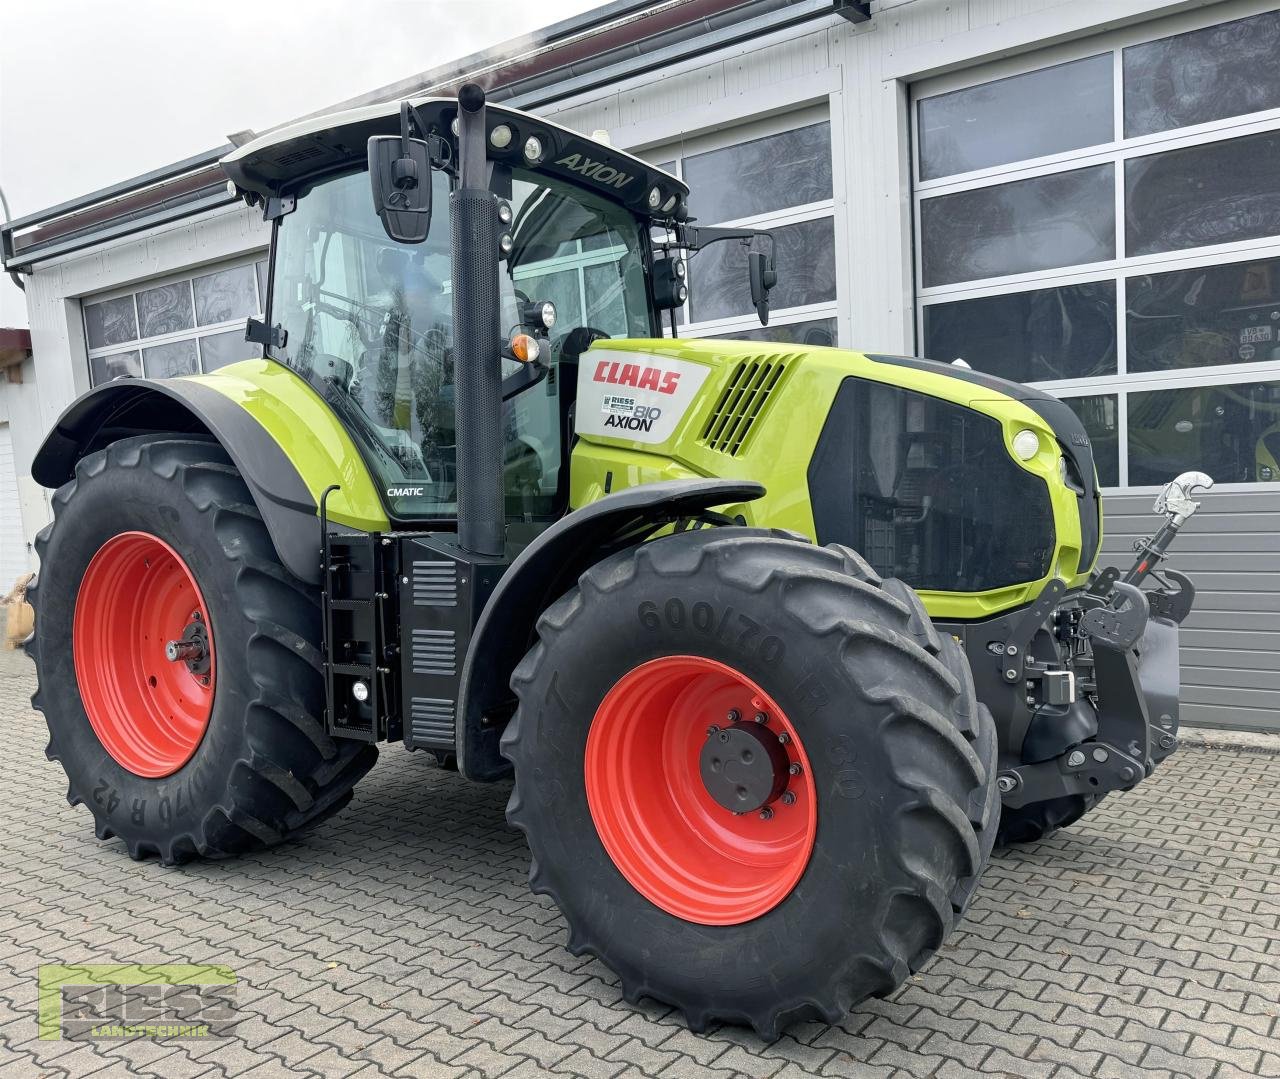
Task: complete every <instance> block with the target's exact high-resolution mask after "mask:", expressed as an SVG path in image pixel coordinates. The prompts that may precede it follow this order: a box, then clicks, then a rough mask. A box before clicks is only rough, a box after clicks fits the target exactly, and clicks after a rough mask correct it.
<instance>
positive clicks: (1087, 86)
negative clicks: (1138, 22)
mask: <svg viewBox="0 0 1280 1079" xmlns="http://www.w3.org/2000/svg"><path fill="white" fill-rule="evenodd" d="M1114 81H1115V80H1114V73H1113V65H1112V61H1111V54H1110V53H1103V54H1102V55H1101V56H1090V57H1088V58H1086V59H1084V60H1073V61H1071V62H1070V63H1068V64H1058V65H1057V66H1056V67H1046V68H1041V69H1040V70H1039V71H1029V72H1027V74H1025V75H1014V76H1011V77H1010V78H1007V79H997V80H996V81H995V82H985V83H983V84H982V85H981V86H970V87H968V88H967V89H965V90H955V91H953V92H952V93H949V94H939V95H938V96H937V97H927V98H925V99H924V100H922V101H921V102H920V105H919V119H920V178H921V179H922V180H932V179H934V178H935V177H938V176H950V175H951V174H953V173H957V172H969V171H970V170H972V169H985V168H989V167H990V166H992V165H1003V164H1005V163H1007V162H1010V161H1025V160H1026V159H1027V158H1031V157H1042V156H1043V155H1045V154H1057V153H1062V152H1064V151H1066V150H1078V149H1080V148H1081V147H1082V146H1093V145H1095V144H1097V143H1100V142H1110V141H1111V138H1112V134H1113V129H1114V127H1115V117H1114V112H1113V107H1112V96H1111V95H1112V83H1113V82H1114Z"/></svg>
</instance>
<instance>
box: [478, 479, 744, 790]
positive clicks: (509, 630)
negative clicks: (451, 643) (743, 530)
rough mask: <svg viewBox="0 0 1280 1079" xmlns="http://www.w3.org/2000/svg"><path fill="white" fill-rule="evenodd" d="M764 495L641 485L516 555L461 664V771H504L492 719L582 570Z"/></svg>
mask: <svg viewBox="0 0 1280 1079" xmlns="http://www.w3.org/2000/svg"><path fill="white" fill-rule="evenodd" d="M763 494H764V487H763V486H762V485H760V484H758V483H755V482H753V481H751V480H726V479H693V480H671V481H668V482H665V483H647V484H641V485H639V486H637V487H629V488H627V489H626V490H623V491H618V492H617V493H616V494H611V495H606V496H605V497H604V498H601V499H599V500H598V501H596V502H592V503H590V504H589V505H587V506H584V507H583V508H582V509H579V510H575V511H574V512H572V513H570V514H568V515H567V516H565V517H562V518H561V519H560V520H559V521H557V522H556V523H555V524H554V525H552V526H551V527H550V528H548V529H547V530H546V531H545V532H543V533H542V534H541V535H539V536H538V538H537V539H535V540H534V541H533V542H532V543H531V544H529V546H528V547H526V548H525V549H524V550H523V551H521V552H520V555H519V557H517V558H516V560H515V561H514V562H513V563H512V564H511V567H510V569H508V570H507V572H506V573H505V574H504V575H503V577H502V579H501V580H500V581H499V582H498V586H497V587H496V588H495V589H494V591H493V595H492V596H491V597H490V599H489V602H488V603H487V604H486V605H485V608H484V611H483V613H482V614H481V615H480V618H479V620H478V621H477V622H476V628H475V632H474V633H473V634H472V638H471V647H470V649H469V651H468V652H467V658H466V662H465V663H464V664H463V668H462V684H461V685H460V686H459V691H458V701H459V703H460V705H461V708H460V709H459V712H460V716H461V719H462V723H461V725H460V729H459V732H458V739H457V745H458V769H459V771H461V772H462V774H463V775H465V776H466V777H467V778H468V779H479V780H491V779H497V778H499V777H500V776H502V775H505V774H506V773H507V772H508V771H509V766H508V765H507V764H506V763H505V762H504V761H503V760H502V757H501V755H500V754H499V752H498V737H499V734H500V733H501V732H500V730H499V727H498V725H497V724H496V723H494V722H493V719H494V717H495V716H498V715H500V714H501V713H502V712H503V710H504V709H505V708H507V707H509V702H510V701H511V689H510V685H509V683H510V681H511V674H512V672H513V671H514V670H515V668H516V664H518V663H519V662H520V660H521V659H522V658H523V657H524V654H525V653H526V652H527V651H528V650H529V648H530V646H531V645H532V643H533V639H534V637H535V635H536V628H537V622H538V618H539V616H540V615H541V614H542V612H543V611H544V610H546V609H547V607H548V606H549V605H550V604H551V603H553V602H554V601H555V600H556V599H558V598H559V597H560V596H562V595H563V594H564V593H565V592H567V591H568V590H569V589H570V588H572V587H573V586H574V584H576V583H577V580H578V577H579V576H581V574H582V573H583V572H584V571H585V570H586V569H588V568H589V567H590V566H593V565H595V564H596V563H597V562H599V561H601V560H602V559H604V558H607V557H608V556H609V555H611V554H615V553H616V552H617V551H620V550H623V549H624V548H627V547H633V546H635V545H637V544H639V543H642V542H644V540H646V539H648V538H649V537H650V536H652V535H653V534H654V533H655V532H657V531H658V530H659V529H661V528H663V527H665V526H667V525H669V524H671V523H673V522H675V521H678V520H680V519H681V518H682V517H692V516H696V515H697V514H699V513H702V512H704V511H706V510H709V509H711V508H712V507H714V506H730V505H736V504H738V503H742V502H750V501H753V500H754V499H757V498H759V497H760V496H761V495H763Z"/></svg>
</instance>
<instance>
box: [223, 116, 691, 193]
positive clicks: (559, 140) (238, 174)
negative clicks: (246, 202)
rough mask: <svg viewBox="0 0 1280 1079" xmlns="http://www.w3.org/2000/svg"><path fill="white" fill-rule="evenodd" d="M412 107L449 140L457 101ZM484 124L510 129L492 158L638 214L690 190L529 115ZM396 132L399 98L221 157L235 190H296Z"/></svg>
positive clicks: (315, 120) (358, 159)
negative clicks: (527, 151)
mask: <svg viewBox="0 0 1280 1079" xmlns="http://www.w3.org/2000/svg"><path fill="white" fill-rule="evenodd" d="M410 104H411V105H412V106H413V108H414V109H415V110H417V113H418V116H419V117H421V119H422V121H423V122H424V123H425V124H426V125H427V127H428V129H429V130H430V132H431V133H432V134H434V135H438V136H440V137H441V138H443V139H445V140H446V141H448V142H449V143H450V144H451V145H452V144H453V142H454V139H453V135H452V132H451V124H452V122H453V120H454V118H455V117H456V115H457V111H458V103H457V101H456V100H455V99H453V98H447V97H420V98H417V99H411V101H410ZM486 124H487V126H488V131H489V132H492V131H493V130H494V129H495V128H497V127H501V126H505V127H507V128H509V129H510V131H511V137H510V139H509V142H508V145H507V146H506V147H505V148H503V149H495V148H494V146H493V144H492V140H486V141H487V143H488V152H489V159H490V160H491V161H494V162H495V163H499V164H508V165H511V166H512V167H515V166H525V167H536V168H537V169H538V170H539V171H541V172H547V173H550V174H552V175H557V176H559V177H560V178H561V179H564V180H568V181H570V182H572V183H576V184H579V185H581V186H583V187H586V188H588V189H590V190H593V191H596V192H597V193H599V194H601V195H604V196H606V197H607V198H610V199H612V200H614V201H616V202H620V203H623V204H624V205H626V206H627V207H628V208H629V209H631V210H632V211H633V212H634V213H636V214H638V215H641V216H646V217H663V216H666V217H669V216H670V213H667V214H665V215H664V214H661V213H659V212H657V211H658V210H659V208H660V207H663V206H667V205H668V203H669V202H670V200H671V198H672V196H678V197H679V198H680V199H683V197H685V196H687V195H688V192H689V189H688V187H687V186H686V185H685V184H684V183H683V181H681V180H679V179H677V178H676V177H674V176H672V175H671V174H670V173H667V172H663V171H662V170H661V169H658V168H655V167H654V166H652V165H650V164H649V163H648V162H646V161H642V160H641V159H640V158H638V157H636V156H634V155H633V154H629V153H626V152H625V151H623V150H616V149H614V148H613V147H612V146H607V145H605V144H604V143H601V142H596V141H595V140H593V139H588V138H584V137H583V136H582V135H580V134H578V133H577V132H576V131H571V130H570V129H569V128H567V127H561V126H560V125H559V124H553V123H550V122H549V121H547V120H544V119H542V118H541V117H538V116H534V115H532V114H530V113H527V112H521V111H520V110H518V109H512V108H507V107H505V106H496V105H489V106H488V107H487V109H486ZM399 131H400V103H399V102H397V101H389V102H384V103H382V104H377V105H366V106H365V107H363V108H359V109H350V110H348V111H346V112H338V113H332V114H330V115H328V116H314V117H311V118H310V119H307V120H303V121H300V122H298V123H296V124H290V125H289V126H288V127H283V128H278V129H277V130H275V131H272V132H270V133H269V134H266V135H263V136H261V137H260V138H257V139H254V140H253V141H252V142H250V143H246V144H245V145H244V146H241V147H239V148H237V149H235V150H233V151H232V152H231V153H229V154H227V156H226V157H224V158H223V159H222V167H223V169H224V170H225V171H226V174H227V176H229V177H230V178H231V180H232V181H233V182H234V183H235V185H236V187H237V188H240V189H241V190H244V191H251V192H253V193H254V194H255V195H258V196H260V197H269V196H279V195H288V194H301V193H303V192H305V190H306V189H307V188H308V187H309V186H311V185H312V184H314V183H315V182H316V181H317V180H319V179H320V178H322V177H324V176H328V175H332V174H334V173H337V172H343V171H348V170H350V169H353V168H356V167H362V166H363V165H364V163H365V161H366V160H367V146H368V142H369V139H370V138H372V137H374V136H377V135H395V134H397V133H398V132H399ZM530 137H534V138H536V139H537V140H538V142H539V143H540V144H541V146H542V155H541V156H540V157H539V159H538V160H537V162H535V163H532V164H531V163H530V162H528V161H527V160H526V159H525V156H524V146H525V143H526V140H528V139H529V138H530ZM455 154H456V149H455ZM655 188H656V189H657V191H658V193H659V194H658V196H657V198H656V205H654V204H653V203H651V201H650V193H651V192H652V191H653V190H654V189H655Z"/></svg>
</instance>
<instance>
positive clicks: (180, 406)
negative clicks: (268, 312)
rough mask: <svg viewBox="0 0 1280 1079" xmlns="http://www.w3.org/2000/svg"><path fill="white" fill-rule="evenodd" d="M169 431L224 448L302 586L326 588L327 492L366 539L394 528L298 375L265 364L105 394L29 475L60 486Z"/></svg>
mask: <svg viewBox="0 0 1280 1079" xmlns="http://www.w3.org/2000/svg"><path fill="white" fill-rule="evenodd" d="M169 432H173V433H177V434H191V433H200V434H208V435H211V436H212V437H213V438H215V439H217V441H218V442H219V443H220V444H221V445H222V447H223V448H224V449H225V450H226V451H227V453H228V454H229V455H230V457H231V460H232V461H233V462H234V463H235V465H236V468H237V469H238V470H239V471H240V474H241V476H242V477H243V478H244V481H245V483H246V484H248V486H249V490H250V492H251V493H252V495H253V499H254V502H255V504H256V505H257V508H258V511H259V512H260V513H261V514H262V518H263V521H264V523H265V524H266V526H267V530H268V532H270V534H271V539H272V541H273V542H274V543H275V546H276V550H277V552H278V553H279V555H280V560H281V561H282V562H283V563H284V564H285V566H286V567H287V568H288V569H289V571H290V572H291V573H293V574H294V575H295V576H297V577H299V578H301V579H302V580H304V581H308V582H310V583H312V584H318V583H319V582H320V531H319V523H318V522H317V520H316V515H317V505H318V502H319V499H320V496H321V494H322V492H323V491H324V489H325V488H326V487H328V486H329V485H330V484H339V485H340V487H341V490H339V491H337V492H335V494H334V496H333V497H332V498H331V499H330V501H329V512H330V515H331V516H332V518H333V519H334V520H335V521H337V522H339V523H341V524H347V525H350V526H351V527H354V528H359V529H362V530H364V531H384V530H386V529H387V528H388V527H389V526H388V522H387V518H386V515H385V513H384V512H383V510H382V507H381V503H380V501H379V499H378V496H377V491H376V489H375V488H374V486H373V483H372V480H370V478H369V475H368V472H367V470H366V469H365V467H364V464H363V461H362V460H361V458H360V454H359V452H358V451H357V449H356V447H355V446H354V444H353V443H352V442H351V439H350V436H349V435H347V433H346V431H345V430H344V429H343V428H342V426H341V424H339V422H338V420H337V417H335V416H334V415H333V412H332V410H331V409H329V407H328V406H327V405H326V404H325V403H324V401H323V400H322V399H321V398H320V397H319V395H317V394H316V393H315V391H314V390H312V389H311V387H310V386H308V385H307V384H306V383H305V382H304V381H303V380H302V379H300V378H299V377H298V376H297V375H295V374H293V372H291V371H289V370H287V369H286V368H284V367H281V366H280V365H279V364H274V363H270V362H269V361H266V360H246V361H244V362H242V363H238V364H233V365H231V366H229V367H225V368H223V369H222V370H220V371H217V372H215V373H213V374H209V375H202V376H195V377H188V378H173V379H144V378H130V379H117V380H115V381H113V382H108V383H106V384H104V385H102V386H98V387H96V388H95V389H92V390H90V391H89V392H88V393H86V394H84V395H83V396H82V397H80V398H78V399H77V400H75V401H73V402H72V404H71V405H70V406H69V407H68V408H67V409H66V411H65V412H63V413H62V415H61V416H59V417H58V421H57V423H55V424H54V427H53V430H52V431H51V432H50V433H49V435H48V436H47V437H46V438H45V440H44V443H43V445H41V447H40V450H39V452H38V453H37V454H36V456H35V460H34V461H33V462H32V466H31V473H32V476H33V477H34V478H35V480H36V482H37V483H40V484H42V485H43V486H45V487H51V488H57V487H61V486H62V485H63V484H64V483H66V482H67V481H69V480H71V479H72V478H74V476H75V468H76V462H77V461H79V460H80V459H81V458H82V457H84V456H85V455H86V454H90V453H94V452H96V451H97V450H100V449H102V448H103V447H104V446H106V445H108V444H110V443H111V442H114V441H116V440H118V439H121V438H129V437H132V436H134V435H140V434H149V433H156V434H164V433H169Z"/></svg>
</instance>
